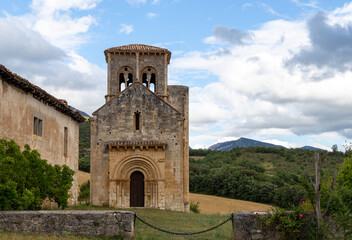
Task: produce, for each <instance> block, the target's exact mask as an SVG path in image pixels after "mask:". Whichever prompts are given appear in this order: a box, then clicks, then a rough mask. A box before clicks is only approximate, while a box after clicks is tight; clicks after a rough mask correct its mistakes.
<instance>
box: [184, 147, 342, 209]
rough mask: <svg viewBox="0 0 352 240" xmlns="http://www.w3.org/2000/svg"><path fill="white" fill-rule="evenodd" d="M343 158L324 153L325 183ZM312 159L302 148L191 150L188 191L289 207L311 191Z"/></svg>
mask: <svg viewBox="0 0 352 240" xmlns="http://www.w3.org/2000/svg"><path fill="white" fill-rule="evenodd" d="M321 154H323V152H321ZM195 155H197V156H196V157H195ZM199 155H201V156H204V157H199ZM344 158H345V154H344V153H342V152H329V153H327V158H326V161H325V162H324V166H323V167H324V170H323V174H322V176H323V178H324V179H326V181H328V179H330V178H331V177H332V176H333V175H334V172H335V170H336V169H337V167H338V166H339V165H341V164H342V163H343V161H344ZM313 159H314V151H311V150H305V149H284V148H267V147H248V148H234V149H232V150H230V151H212V150H197V149H195V150H190V170H189V172H190V191H191V192H194V193H203V194H209V195H217V196H222V197H228V198H235V199H241V200H248V201H254V202H261V203H267V204H273V205H276V206H279V207H282V208H291V207H292V206H294V205H297V204H299V203H300V202H301V201H303V200H306V199H307V198H308V195H309V194H310V192H311V191H312V187H311V184H310V183H309V181H308V179H309V177H308V169H309V171H310V172H309V175H311V176H312V175H314V174H313V171H314V163H313ZM307 163H308V165H307Z"/></svg>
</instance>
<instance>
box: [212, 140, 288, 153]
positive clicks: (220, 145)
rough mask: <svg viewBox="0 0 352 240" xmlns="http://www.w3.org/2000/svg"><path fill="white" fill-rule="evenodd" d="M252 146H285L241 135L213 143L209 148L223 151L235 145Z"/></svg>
mask: <svg viewBox="0 0 352 240" xmlns="http://www.w3.org/2000/svg"><path fill="white" fill-rule="evenodd" d="M253 146H258V147H276V148H285V147H283V146H280V145H275V144H271V143H266V142H261V141H257V140H253V139H249V138H243V137H241V138H240V139H237V140H234V141H228V142H222V143H217V144H214V145H212V146H210V147H209V149H211V150H220V151H225V150H231V149H233V148H235V147H253Z"/></svg>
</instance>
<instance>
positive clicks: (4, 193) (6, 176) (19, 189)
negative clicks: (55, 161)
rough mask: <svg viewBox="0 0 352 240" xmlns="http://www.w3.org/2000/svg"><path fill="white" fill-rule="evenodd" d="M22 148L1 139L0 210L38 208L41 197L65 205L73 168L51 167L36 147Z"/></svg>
mask: <svg viewBox="0 0 352 240" xmlns="http://www.w3.org/2000/svg"><path fill="white" fill-rule="evenodd" d="M24 148H25V149H24V151H22V152H21V150H20V147H19V146H18V145H17V144H16V143H15V142H14V141H13V140H11V141H7V140H5V139H0V210H35V209H40V208H41V205H42V203H43V200H44V199H46V198H48V199H49V200H53V201H55V202H56V203H57V204H58V206H59V207H62V208H65V207H66V206H67V200H68V198H69V197H70V195H69V194H68V190H69V189H70V188H71V186H72V181H73V174H74V171H73V170H71V169H70V168H69V167H67V166H66V165H64V166H59V165H55V166H52V165H50V164H48V163H47V161H46V160H44V159H41V158H40V154H39V153H38V152H37V151H36V150H31V149H30V147H29V146H28V145H25V147H24Z"/></svg>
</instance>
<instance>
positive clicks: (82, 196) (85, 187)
mask: <svg viewBox="0 0 352 240" xmlns="http://www.w3.org/2000/svg"><path fill="white" fill-rule="evenodd" d="M78 201H79V203H80V204H81V202H82V201H85V202H86V204H89V201H90V182H89V180H88V181H87V182H85V183H83V184H82V185H81V186H80V187H79V195H78Z"/></svg>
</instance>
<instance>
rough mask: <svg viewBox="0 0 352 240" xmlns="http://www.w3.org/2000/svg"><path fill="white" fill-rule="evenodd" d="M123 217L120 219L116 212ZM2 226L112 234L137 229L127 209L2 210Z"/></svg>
mask: <svg viewBox="0 0 352 240" xmlns="http://www.w3.org/2000/svg"><path fill="white" fill-rule="evenodd" d="M115 213H118V214H120V216H121V220H120V221H117V220H116V218H115V216H114V214H115ZM0 229H1V230H2V231H5V232H21V233H32V234H50V235H63V234H67V233H69V234H72V235H78V236H93V237H112V236H118V235H122V236H124V237H125V238H127V239H130V238H132V236H133V233H134V215H133V213H132V212H126V211H118V212H115V211H3V212H0Z"/></svg>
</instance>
